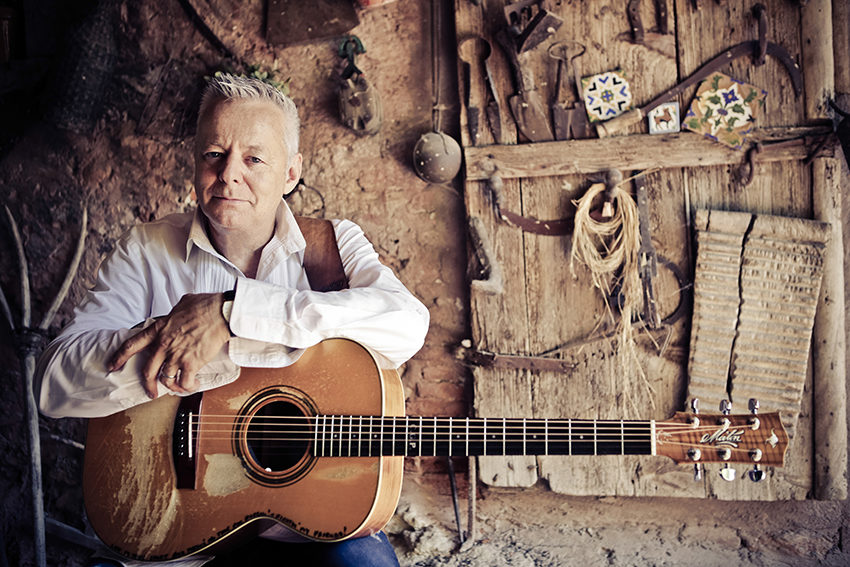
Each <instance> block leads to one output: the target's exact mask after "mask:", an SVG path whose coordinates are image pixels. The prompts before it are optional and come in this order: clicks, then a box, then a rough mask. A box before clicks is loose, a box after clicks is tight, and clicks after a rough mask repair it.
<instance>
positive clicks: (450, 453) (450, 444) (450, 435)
mask: <svg viewBox="0 0 850 567" xmlns="http://www.w3.org/2000/svg"><path fill="white" fill-rule="evenodd" d="M451 456H452V418H449V457H451Z"/></svg>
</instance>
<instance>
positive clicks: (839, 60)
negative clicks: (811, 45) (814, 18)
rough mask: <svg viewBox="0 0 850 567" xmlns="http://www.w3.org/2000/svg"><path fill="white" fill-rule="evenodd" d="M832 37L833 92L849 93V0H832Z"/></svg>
mask: <svg viewBox="0 0 850 567" xmlns="http://www.w3.org/2000/svg"><path fill="white" fill-rule="evenodd" d="M832 37H833V38H834V40H835V41H834V42H833V45H832V49H833V60H834V61H835V92H836V93H843V94H850V2H847V0H833V3H832Z"/></svg>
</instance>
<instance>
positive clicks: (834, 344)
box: [812, 158, 847, 500]
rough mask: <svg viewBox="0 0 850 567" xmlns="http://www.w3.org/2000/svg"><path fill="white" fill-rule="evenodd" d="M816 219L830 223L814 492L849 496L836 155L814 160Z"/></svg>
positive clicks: (817, 361)
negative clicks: (830, 232)
mask: <svg viewBox="0 0 850 567" xmlns="http://www.w3.org/2000/svg"><path fill="white" fill-rule="evenodd" d="M812 168H813V171H812V187H813V193H814V194H813V205H814V214H815V218H817V219H818V220H822V221H827V222H829V223H831V226H832V234H831V235H830V241H829V243H828V244H827V247H826V250H825V251H824V272H823V282H822V283H821V292H820V300H819V302H818V311H817V314H816V315H815V327H814V333H813V345H812V354H813V356H812V359H813V360H814V438H815V443H814V455H815V470H814V475H815V478H814V496H815V498H818V499H822V500H844V499H845V498H847V390H846V385H845V384H846V383H845V380H846V366H847V364H846V332H845V327H844V242H843V230H842V225H841V182H840V176H841V163H840V162H839V161H838V159H836V158H820V159H816V160H815V161H814V163H813V164H812Z"/></svg>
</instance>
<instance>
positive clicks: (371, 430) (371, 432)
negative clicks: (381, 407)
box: [367, 415, 374, 457]
mask: <svg viewBox="0 0 850 567" xmlns="http://www.w3.org/2000/svg"><path fill="white" fill-rule="evenodd" d="M373 419H374V418H373V417H372V416H371V415H370V416H369V449H368V451H367V456H369V457H371V456H372V435H374V430H373V429H372V427H373V426H372V420H373Z"/></svg>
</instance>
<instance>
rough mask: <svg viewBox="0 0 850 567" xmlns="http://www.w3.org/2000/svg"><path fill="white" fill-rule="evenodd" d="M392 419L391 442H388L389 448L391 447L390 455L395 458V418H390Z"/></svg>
mask: <svg viewBox="0 0 850 567" xmlns="http://www.w3.org/2000/svg"><path fill="white" fill-rule="evenodd" d="M392 419H393V440H392V441H391V442H390V447H392V454H393V456H395V445H396V443H395V441H396V439H395V418H392ZM405 452H406V451H405Z"/></svg>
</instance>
